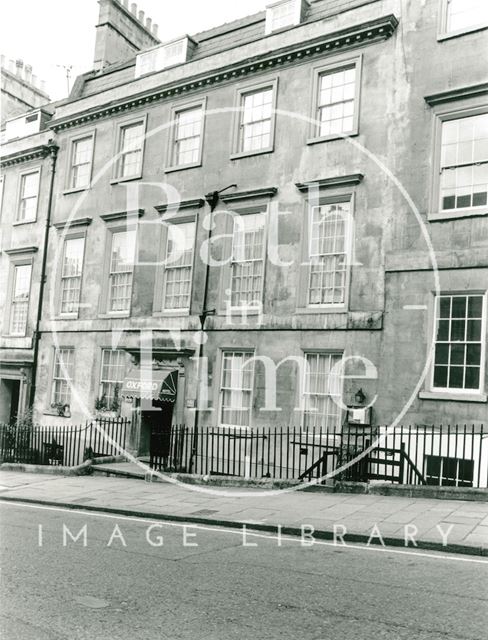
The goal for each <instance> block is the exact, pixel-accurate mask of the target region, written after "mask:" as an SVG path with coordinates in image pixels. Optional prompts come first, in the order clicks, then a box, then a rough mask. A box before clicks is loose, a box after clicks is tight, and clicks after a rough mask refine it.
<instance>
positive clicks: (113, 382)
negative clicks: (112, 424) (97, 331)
mask: <svg viewBox="0 0 488 640" xmlns="http://www.w3.org/2000/svg"><path fill="white" fill-rule="evenodd" d="M106 353H110V354H117V358H122V360H123V364H124V372H123V375H122V378H121V380H115V379H113V380H109V379H108V378H107V379H105V378H104V375H103V373H104V366H108V367H110V368H113V367H114V365H113V364H111V363H110V364H108V365H105V361H104V359H105V354H106ZM119 366H120V363H119V364H117V365H115V367H119ZM126 372H127V358H126V352H125V351H124V349H112V348H109V347H107V348H105V347H104V348H102V350H101V356H100V382H99V385H98V388H99V391H98V397H99V398H101V397H102V396H103V393H104V385H109V389H112V388H113V389H115V386H116V385H117V384H118V385H119V386H120V389H119V391H122V385H123V383H124V379H125V374H126ZM106 398H107V410H108V411H111V409H110V405H111V403H112V400H113V395H112V394H106ZM119 399H121V396H120V395H119Z"/></svg>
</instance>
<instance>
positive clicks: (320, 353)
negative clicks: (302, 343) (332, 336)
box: [299, 349, 344, 435]
mask: <svg viewBox="0 0 488 640" xmlns="http://www.w3.org/2000/svg"><path fill="white" fill-rule="evenodd" d="M343 355H344V354H343V351H341V350H337V349H305V350H304V351H303V357H304V359H305V367H303V376H302V379H301V380H300V393H301V403H300V405H299V406H301V407H302V412H301V428H302V431H304V432H306V433H310V430H311V429H315V433H316V435H319V434H318V433H317V430H318V431H319V432H320V430H322V433H325V432H326V431H327V430H328V429H329V424H328V423H327V424H326V425H318V426H316V424H314V425H312V427H307V426H306V417H305V416H306V415H307V413H310V414H312V412H307V406H306V404H307V403H306V397H307V395H310V396H311V395H316V396H317V395H319V396H323V397H326V398H331V402H334V400H333V399H332V398H333V395H331V394H324V393H320V394H319V393H315V394H312V393H311V392H310V391H307V372H308V370H309V364H308V358H309V357H312V356H316V357H317V358H320V357H328V358H329V362H330V363H331V364H332V363H333V360H334V358H337V359H338V360H337V361H338V362H341V360H342V358H343ZM335 364H337V363H335ZM335 364H332V366H331V367H330V368H329V373H330V371H331V370H332V368H333V367H334V366H335ZM341 372H342V369H341ZM343 395H344V377H343V375H341V376H340V391H339V393H338V394H337V397H338V398H339V399H340V401H341V402H342V398H343ZM337 413H338V418H337V423H336V424H331V425H330V427H332V430H334V429H335V431H336V432H337V433H339V432H340V430H341V427H342V422H343V414H344V410H343V409H342V408H341V407H340V406H338V407H337ZM328 415H329V414H328ZM327 422H328V421H327Z"/></svg>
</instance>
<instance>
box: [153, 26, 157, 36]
mask: <svg viewBox="0 0 488 640" xmlns="http://www.w3.org/2000/svg"><path fill="white" fill-rule="evenodd" d="M152 32H153V36H157V35H158V25H157V24H156V23H154V24H153V26H152Z"/></svg>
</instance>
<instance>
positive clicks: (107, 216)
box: [100, 209, 144, 222]
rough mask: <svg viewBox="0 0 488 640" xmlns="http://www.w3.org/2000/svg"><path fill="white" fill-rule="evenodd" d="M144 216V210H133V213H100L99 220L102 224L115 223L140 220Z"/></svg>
mask: <svg viewBox="0 0 488 640" xmlns="http://www.w3.org/2000/svg"><path fill="white" fill-rule="evenodd" d="M143 215H144V209H135V210H134V211H113V212H111V213H101V214H100V218H101V219H102V220H103V221H104V222H117V221H119V220H131V219H133V218H140V217H142V216H143Z"/></svg>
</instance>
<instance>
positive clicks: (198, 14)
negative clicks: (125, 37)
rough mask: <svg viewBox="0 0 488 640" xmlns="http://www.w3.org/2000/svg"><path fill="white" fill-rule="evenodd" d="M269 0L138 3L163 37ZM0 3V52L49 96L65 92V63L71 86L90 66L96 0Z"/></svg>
mask: <svg viewBox="0 0 488 640" xmlns="http://www.w3.org/2000/svg"><path fill="white" fill-rule="evenodd" d="M131 1H132V0H131ZM268 2H269V0H138V1H137V5H138V8H139V9H142V10H143V11H145V13H146V16H149V17H151V18H152V19H153V22H155V23H157V24H158V25H159V31H158V35H159V38H160V39H161V40H162V41H163V42H164V41H165V40H170V39H171V38H175V37H178V36H181V35H183V34H185V33H188V34H190V35H191V34H192V33H198V32H199V31H203V30H204V29H209V28H211V27H214V26H217V25H219V24H223V23H224V22H229V21H231V20H234V19H236V18H242V17H243V16H247V15H250V14H252V13H256V12H257V11H262V10H263V9H264V7H265V5H266V4H267V3H268ZM0 7H1V8H0V49H1V53H3V54H4V55H5V56H6V57H7V58H12V59H14V60H15V59H16V58H21V59H23V60H24V64H30V65H31V66H32V68H33V73H34V74H35V75H36V76H37V77H38V78H40V79H41V80H45V82H46V90H47V92H48V93H49V95H50V96H51V98H52V99H53V100H59V99H61V98H64V97H65V96H66V95H67V92H68V89H67V79H66V69H65V67H68V66H71V67H72V70H71V86H73V81H74V79H75V77H76V76H77V75H79V74H80V73H83V72H85V71H89V70H90V69H91V68H92V62H93V50H94V46H95V24H96V23H97V21H98V8H99V7H98V2H97V0H3V2H2V3H1V4H0Z"/></svg>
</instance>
